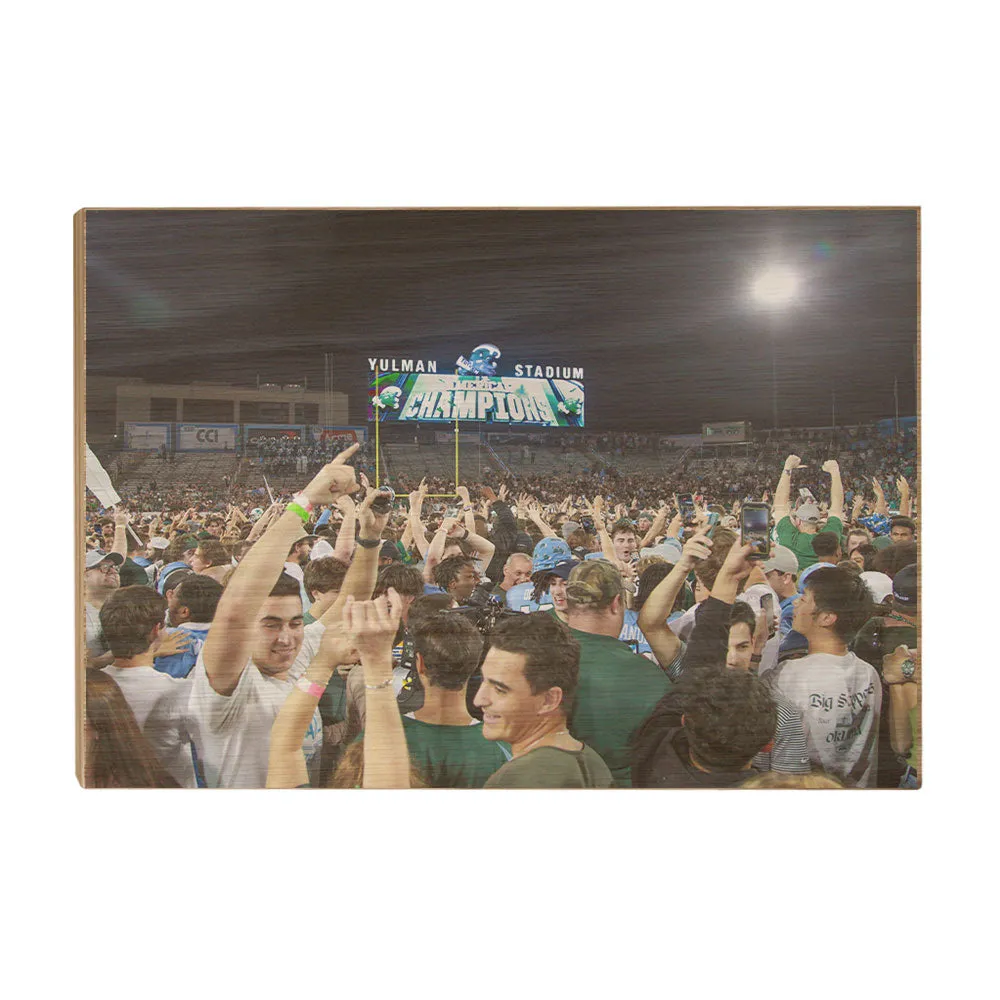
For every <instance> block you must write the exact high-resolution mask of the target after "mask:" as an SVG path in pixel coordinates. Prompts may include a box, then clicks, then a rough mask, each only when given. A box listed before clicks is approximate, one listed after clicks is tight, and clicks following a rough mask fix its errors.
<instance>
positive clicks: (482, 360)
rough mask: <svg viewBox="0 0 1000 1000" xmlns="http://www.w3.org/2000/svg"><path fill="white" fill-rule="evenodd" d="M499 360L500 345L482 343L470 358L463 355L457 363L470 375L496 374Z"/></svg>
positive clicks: (457, 365)
mask: <svg viewBox="0 0 1000 1000" xmlns="http://www.w3.org/2000/svg"><path fill="white" fill-rule="evenodd" d="M499 360H500V348H499V347H497V346H496V345H495V344H480V345H479V346H478V347H477V348H476V349H475V350H474V351H473V352H472V354H470V355H469V357H468V358H466V357H465V356H464V355H463V356H462V357H460V358H459V359H458V360H457V361H456V362H455V365H456V367H458V368H460V369H461V370H462V371H463V372H468V373H469V374H470V375H496V373H497V362H498V361H499Z"/></svg>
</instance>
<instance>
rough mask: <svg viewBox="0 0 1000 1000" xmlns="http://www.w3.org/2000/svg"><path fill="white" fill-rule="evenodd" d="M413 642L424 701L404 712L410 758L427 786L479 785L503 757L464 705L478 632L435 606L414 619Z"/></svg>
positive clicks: (480, 642)
mask: <svg viewBox="0 0 1000 1000" xmlns="http://www.w3.org/2000/svg"><path fill="white" fill-rule="evenodd" d="M411 572H414V573H416V572H417V571H416V570H412V571H411ZM413 646H414V650H415V652H416V666H417V674H418V675H419V677H420V681H421V686H422V687H423V704H421V706H420V707H419V708H417V709H415V710H414V711H412V712H409V713H407V714H405V715H404V716H403V734H404V735H405V736H406V745H407V748H408V749H409V752H410V760H411V761H412V762H413V766H414V767H415V768H416V769H417V770H418V771H419V772H420V773H421V774H422V775H423V777H424V778H425V780H426V781H427V784H428V785H430V786H431V787H432V788H482V787H483V785H485V784H486V781H487V779H488V778H489V777H490V775H491V774H493V772H494V771H496V770H498V769H499V768H500V767H502V766H503V765H504V764H506V763H507V759H508V755H507V754H506V753H505V752H504V750H503V748H502V747H501V746H500V744H498V743H495V742H494V741H493V740H491V739H483V736H482V726H481V725H480V724H479V720H478V719H474V718H473V717H472V716H471V715H470V714H469V712H468V710H467V708H466V697H465V688H466V685H467V684H468V683H469V678H470V677H471V676H472V673H473V671H474V670H475V669H476V666H477V665H478V664H479V657H480V655H481V654H482V651H483V638H482V636H481V635H480V634H479V631H478V629H477V628H476V627H475V626H474V625H473V624H472V623H471V622H469V621H466V619H465V618H463V617H462V615H456V614H452V613H450V612H448V611H438V612H435V613H434V614H432V615H426V616H422V617H420V618H419V619H418V620H417V621H416V622H415V623H414V627H413Z"/></svg>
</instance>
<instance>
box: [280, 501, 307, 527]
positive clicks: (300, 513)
mask: <svg viewBox="0 0 1000 1000" xmlns="http://www.w3.org/2000/svg"><path fill="white" fill-rule="evenodd" d="M285 510H290V511H291V512H292V513H293V514H294V515H295V516H296V517H297V518H299V519H300V520H301V521H302V523H303V524H308V523H309V512H308V511H307V510H305V509H304V508H303V507H300V506H299V505H298V504H297V503H295V502H294V501H293V502H292V503H290V504H289V505H288V506H287V507H286V508H285Z"/></svg>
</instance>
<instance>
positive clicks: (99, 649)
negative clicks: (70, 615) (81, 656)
mask: <svg viewBox="0 0 1000 1000" xmlns="http://www.w3.org/2000/svg"><path fill="white" fill-rule="evenodd" d="M83 613H84V625H85V629H84V635H85V637H86V642H87V653H88V654H89V655H90V656H92V657H94V658H95V659H96V658H97V657H99V656H103V655H104V654H105V653H106V652H107V651H108V647H107V646H105V645H104V633H103V632H102V631H101V612H100V610H99V609H98V608H95V607H94V605H93V604H91V603H90V601H87V602H86V603H85V604H84V605H83Z"/></svg>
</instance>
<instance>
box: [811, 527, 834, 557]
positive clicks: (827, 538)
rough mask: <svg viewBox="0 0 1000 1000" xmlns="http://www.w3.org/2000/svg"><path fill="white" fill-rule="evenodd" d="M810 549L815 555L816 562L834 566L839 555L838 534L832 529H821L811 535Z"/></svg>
mask: <svg viewBox="0 0 1000 1000" xmlns="http://www.w3.org/2000/svg"><path fill="white" fill-rule="evenodd" d="M812 550H813V552H814V553H815V555H816V562H821V563H829V564H830V565H831V566H836V565H837V563H838V562H840V556H841V552H840V536H839V535H837V534H834V532H832V531H821V532H820V533H819V534H818V535H813V536H812Z"/></svg>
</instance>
